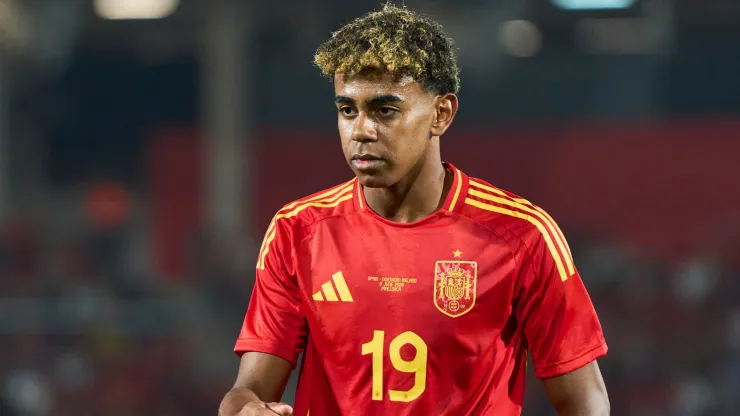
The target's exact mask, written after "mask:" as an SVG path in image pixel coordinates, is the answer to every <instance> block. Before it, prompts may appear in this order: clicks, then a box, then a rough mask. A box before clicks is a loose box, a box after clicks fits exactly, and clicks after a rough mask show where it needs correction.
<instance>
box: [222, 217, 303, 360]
mask: <svg viewBox="0 0 740 416" xmlns="http://www.w3.org/2000/svg"><path fill="white" fill-rule="evenodd" d="M289 242H290V234H289V232H288V231H287V230H285V229H283V228H282V227H280V226H279V224H278V225H275V224H272V225H271V227H270V229H268V231H267V234H266V236H265V240H264V242H263V245H262V250H261V251H260V254H259V256H258V259H257V276H256V281H255V285H254V289H253V290H252V297H251V299H250V301H249V307H248V309H247V313H246V316H245V318H244V324H243V325H242V329H241V332H240V333H239V338H238V339H237V341H236V346H235V347H234V352H236V353H237V355H239V356H241V355H242V354H244V353H245V352H248V351H254V352H263V353H267V354H272V355H276V356H278V357H280V358H283V359H285V360H287V361H289V362H290V363H291V364H292V365H293V367H295V366H296V361H297V359H298V355H299V353H300V352H301V351H302V350H303V348H304V347H305V342H306V336H307V324H306V321H305V318H304V315H303V312H302V308H301V304H302V297H301V292H300V289H299V286H298V280H297V278H296V276H295V275H294V273H293V272H292V271H293V266H292V264H293V261H292V250H291V248H290V247H291V246H290V243H289Z"/></svg>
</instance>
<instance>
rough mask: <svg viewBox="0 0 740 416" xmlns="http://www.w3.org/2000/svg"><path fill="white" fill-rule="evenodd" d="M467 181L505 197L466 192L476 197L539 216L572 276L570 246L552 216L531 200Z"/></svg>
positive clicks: (572, 265)
mask: <svg viewBox="0 0 740 416" xmlns="http://www.w3.org/2000/svg"><path fill="white" fill-rule="evenodd" d="M469 183H470V187H471V188H477V189H482V190H485V191H489V192H492V193H495V194H497V195H501V196H504V197H506V198H498V197H495V196H492V195H488V194H485V193H483V192H480V191H476V190H474V189H471V190H470V191H468V194H470V195H474V196H476V197H478V198H482V199H486V200H489V201H493V202H497V203H499V204H502V205H509V206H511V207H514V208H518V209H521V210H522V211H526V212H529V213H532V214H534V215H536V216H537V217H539V218H540V220H542V222H543V223H544V224H545V225H546V226H547V228H548V229H549V230H550V232H551V233H552V235H553V237H555V241H556V243H557V245H558V248H559V249H560V252H561V253H562V256H563V259H564V260H565V264H566V266H567V267H568V276H572V275H573V273H575V265H574V264H573V257H572V255H571V253H570V247H568V242H567V241H566V240H565V236H564V235H563V232H562V231H561V230H560V227H558V225H557V223H556V222H555V220H553V219H552V217H551V216H550V215H549V214H548V213H547V212H546V211H545V210H543V209H542V208H539V207H537V206H535V205H533V204H532V203H531V202H529V201H527V200H526V199H523V198H511V197H510V196H508V195H507V194H506V193H505V192H504V191H502V190H500V189H496V188H492V187H490V186H486V185H484V184H482V183H479V182H476V181H473V180H471V181H470V182H469Z"/></svg>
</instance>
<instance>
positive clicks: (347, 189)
mask: <svg viewBox="0 0 740 416" xmlns="http://www.w3.org/2000/svg"><path fill="white" fill-rule="evenodd" d="M353 185H354V180H352V181H349V182H347V183H346V184H344V185H341V186H339V187H336V188H333V189H330V190H328V191H326V192H322V193H321V194H318V195H316V196H314V197H311V198H309V199H305V200H302V201H297V202H293V203H291V204H289V205H286V206H285V208H283V209H281V210H280V211H278V213H277V214H276V215H275V216H274V217H273V218H272V221H271V222H270V226H269V227H268V228H267V232H266V233H265V238H264V240H263V241H262V247H261V249H260V253H259V256H258V258H257V268H258V269H260V270H264V268H265V258H267V253H269V252H270V243H272V241H273V240H274V239H275V236H276V235H277V223H278V221H279V220H282V219H285V218H291V217H295V216H296V215H298V214H299V213H300V212H301V211H303V210H304V209H306V208H310V207H316V208H333V207H336V206H339V204H341V203H342V202H345V201H348V200H350V199H352V194H353Z"/></svg>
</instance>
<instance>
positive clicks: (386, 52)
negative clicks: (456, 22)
mask: <svg viewBox="0 0 740 416" xmlns="http://www.w3.org/2000/svg"><path fill="white" fill-rule="evenodd" d="M314 63H315V64H316V66H318V67H319V69H321V72H323V74H324V75H325V76H328V77H330V78H331V77H333V76H334V74H336V73H343V74H347V75H355V74H357V73H359V72H361V71H363V70H367V69H373V70H379V71H388V72H390V73H394V74H398V75H407V76H410V77H411V78H413V79H414V80H415V81H417V82H419V83H420V84H421V86H422V87H423V88H424V89H425V90H426V91H428V92H431V93H435V94H439V95H443V94H447V93H455V94H457V93H458V91H459V90H460V76H459V69H458V66H457V57H456V56H455V48H454V42H453V40H452V39H451V38H450V37H448V36H447V35H446V34H445V32H444V30H443V29H442V26H441V25H440V24H439V23H437V22H436V21H434V20H432V19H431V18H429V17H426V16H422V15H420V14H418V13H415V12H413V11H411V10H409V9H407V8H405V7H398V6H395V5H392V4H390V3H387V4H385V5H384V6H383V8H382V9H381V10H379V11H374V12H370V13H367V14H365V15H364V16H361V17H359V18H357V19H355V20H354V21H352V22H350V23H348V24H346V25H344V26H342V27H341V28H340V29H339V30H338V31H336V32H334V33H333V34H332V37H331V38H330V39H329V40H327V41H326V42H324V43H323V44H322V45H321V46H319V48H318V49H317V51H316V54H315V56H314Z"/></svg>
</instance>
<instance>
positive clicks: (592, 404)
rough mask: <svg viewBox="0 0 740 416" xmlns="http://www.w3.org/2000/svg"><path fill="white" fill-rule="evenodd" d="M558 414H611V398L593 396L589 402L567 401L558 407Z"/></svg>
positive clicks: (606, 415)
mask: <svg viewBox="0 0 740 416" xmlns="http://www.w3.org/2000/svg"><path fill="white" fill-rule="evenodd" d="M556 410H557V414H558V416H609V415H610V414H611V409H610V406H609V399H608V398H606V397H604V398H596V397H593V398H592V399H591V400H589V401H587V402H585V403H584V402H581V403H567V404H563V405H562V406H559V407H557V408H556Z"/></svg>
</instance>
